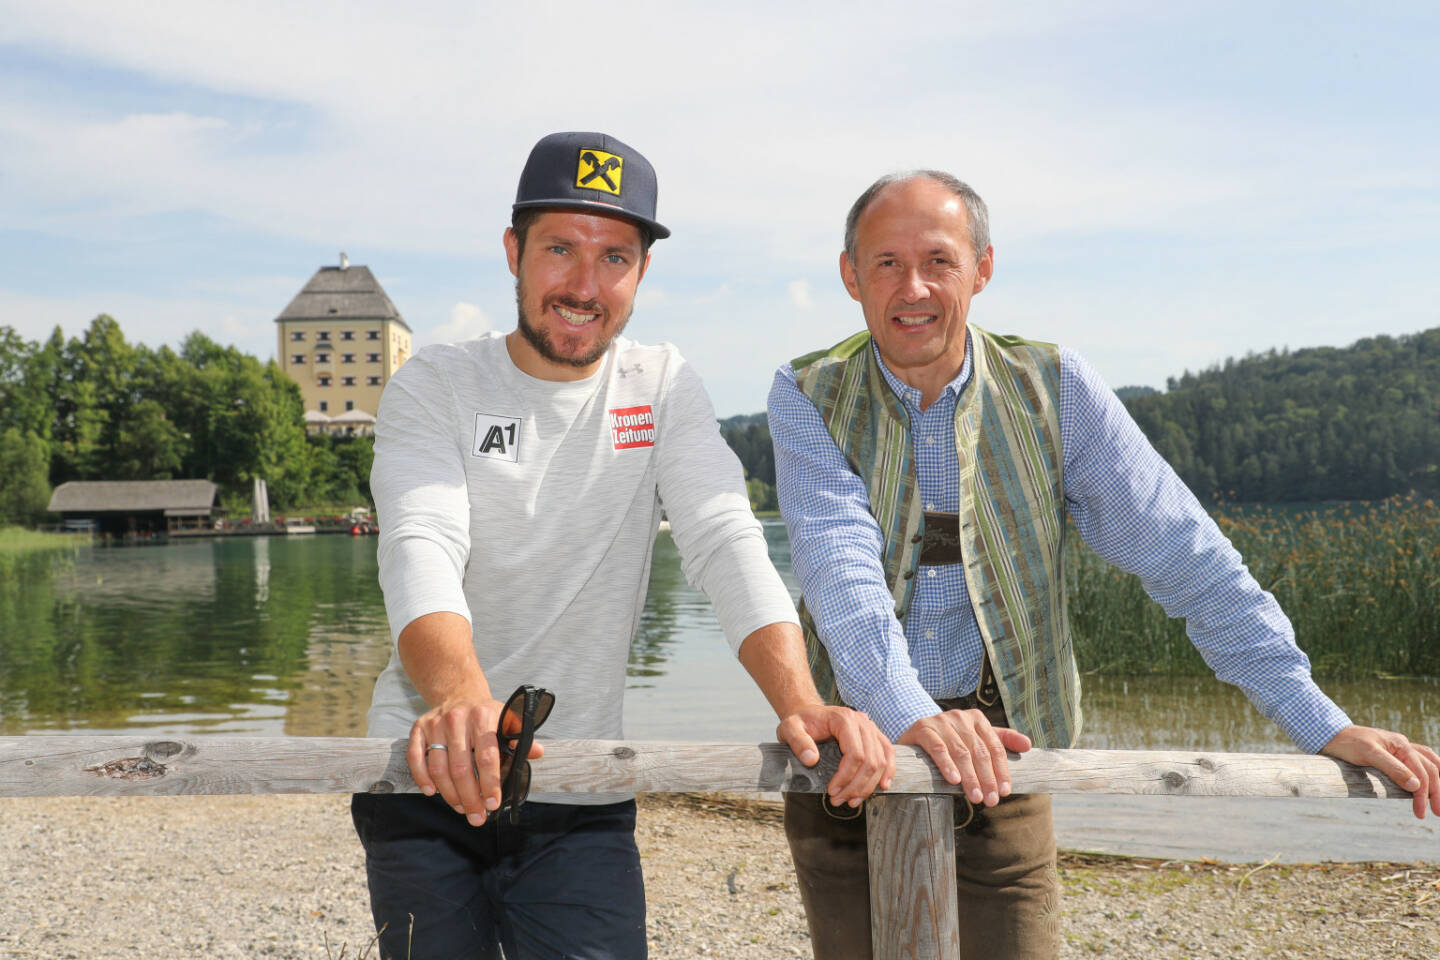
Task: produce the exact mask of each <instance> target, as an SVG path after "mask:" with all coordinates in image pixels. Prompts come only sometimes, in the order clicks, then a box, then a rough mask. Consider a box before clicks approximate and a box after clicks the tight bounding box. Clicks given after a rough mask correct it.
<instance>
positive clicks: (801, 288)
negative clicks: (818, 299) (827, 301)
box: [785, 280, 815, 310]
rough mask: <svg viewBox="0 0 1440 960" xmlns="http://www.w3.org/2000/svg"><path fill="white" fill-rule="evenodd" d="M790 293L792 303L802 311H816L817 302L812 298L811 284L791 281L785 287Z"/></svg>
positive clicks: (804, 281) (805, 281) (802, 281)
mask: <svg viewBox="0 0 1440 960" xmlns="http://www.w3.org/2000/svg"><path fill="white" fill-rule="evenodd" d="M785 289H786V290H788V291H789V293H790V302H791V303H792V304H793V305H795V306H796V307H799V308H800V309H801V310H814V309H815V300H814V298H813V297H811V296H810V283H809V281H807V280H791V281H790V282H789V283H788V284H786V287H785Z"/></svg>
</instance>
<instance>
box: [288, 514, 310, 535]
mask: <svg viewBox="0 0 1440 960" xmlns="http://www.w3.org/2000/svg"><path fill="white" fill-rule="evenodd" d="M285 532H286V533H287V534H302V533H314V532H315V524H314V523H313V522H311V521H310V520H308V519H306V518H304V517H286V518H285Z"/></svg>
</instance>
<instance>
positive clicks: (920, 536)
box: [910, 533, 925, 543]
mask: <svg viewBox="0 0 1440 960" xmlns="http://www.w3.org/2000/svg"><path fill="white" fill-rule="evenodd" d="M924 539H925V535H924V534H923V533H917V534H915V536H913V537H911V538H910V542H911V543H919V542H920V541H921V540H924Z"/></svg>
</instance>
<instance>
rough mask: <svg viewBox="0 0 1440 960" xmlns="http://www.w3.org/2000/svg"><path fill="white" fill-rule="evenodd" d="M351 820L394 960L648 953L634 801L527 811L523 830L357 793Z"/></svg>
mask: <svg viewBox="0 0 1440 960" xmlns="http://www.w3.org/2000/svg"><path fill="white" fill-rule="evenodd" d="M350 813H351V817H352V818H353V820H354V822H355V832H356V833H358V834H359V835H360V842H361V843H362V844H363V845H364V847H365V870H366V875H367V878H368V880H369V884H370V910H371V913H372V914H373V915H374V918H375V928H376V929H377V930H380V929H381V928H383V930H384V932H382V933H381V934H380V956H381V957H382V958H384V960H407V958H413V960H452V958H453V960H459V958H462V957H463V958H465V960H477V958H479V960H499V958H500V957H501V956H502V954H501V950H500V948H501V945H502V944H503V946H504V954H503V956H504V957H506V958H507V960H529V958H532V957H536V958H545V960H559V958H562V957H563V958H571V957H573V958H584V960H612V958H613V960H641V958H644V957H645V955H646V954H645V886H644V882H643V881H642V879H641V876H640V854H639V851H638V850H637V849H636V847H635V803H634V801H627V802H625V803H617V804H610V805H605V806H573V805H569V804H555V803H527V804H525V806H524V807H522V808H521V810H520V823H519V824H517V825H514V826H512V825H511V824H510V822H509V817H508V815H506V816H505V817H501V816H495V815H492V816H491V817H489V818H488V819H487V820H486V821H485V825H484V826H482V827H472V826H470V825H469V823H468V822H467V821H466V820H465V818H464V817H462V816H461V815H460V814H458V813H456V812H455V811H454V810H452V809H450V807H449V806H447V805H446V804H445V802H444V801H443V800H442V799H441V798H440V797H439V796H435V797H425V796H421V795H418V794H405V795H377V794H369V793H357V794H356V795H355V796H354V798H353V799H352V801H351V806H350ZM412 917H413V918H414V919H413V921H412V919H411V918H412ZM412 922H413V930H412V926H411V925H412Z"/></svg>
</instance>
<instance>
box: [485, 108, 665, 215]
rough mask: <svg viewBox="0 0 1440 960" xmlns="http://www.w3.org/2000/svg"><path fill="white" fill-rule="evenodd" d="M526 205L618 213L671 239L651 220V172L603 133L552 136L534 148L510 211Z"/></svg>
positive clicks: (645, 162) (635, 152)
mask: <svg viewBox="0 0 1440 960" xmlns="http://www.w3.org/2000/svg"><path fill="white" fill-rule="evenodd" d="M527 207H566V208H569V209H574V210H586V211H589V212H591V213H612V214H618V215H619V216H622V217H627V218H629V219H631V220H635V221H637V222H639V223H641V224H644V226H645V228H646V229H647V230H649V231H650V235H651V237H653V238H654V239H656V240H663V239H664V238H666V237H668V236H670V231H669V230H668V229H666V228H665V227H663V226H661V225H660V224H659V223H658V222H656V220H655V168H654V167H652V166H650V161H649V160H646V159H645V158H644V157H643V156H642V155H641V154H640V151H638V150H635V149H632V148H631V147H629V146H626V145H625V144H623V143H621V142H620V141H619V140H616V139H615V138H614V137H611V136H606V135H605V134H603V133H552V134H550V136H548V137H545V138H543V139H542V140H541V141H540V142H539V143H537V144H535V146H534V148H533V149H532V150H531V151H530V159H528V160H526V161H525V169H524V170H522V171H521V172H520V187H519V189H518V190H516V191H515V206H514V208H513V209H515V210H523V209H525V208H527Z"/></svg>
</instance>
